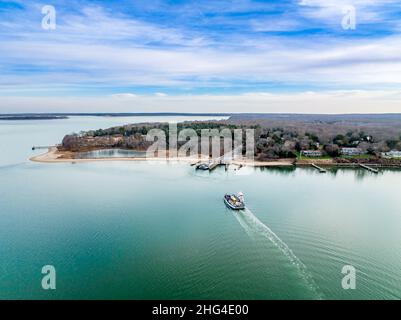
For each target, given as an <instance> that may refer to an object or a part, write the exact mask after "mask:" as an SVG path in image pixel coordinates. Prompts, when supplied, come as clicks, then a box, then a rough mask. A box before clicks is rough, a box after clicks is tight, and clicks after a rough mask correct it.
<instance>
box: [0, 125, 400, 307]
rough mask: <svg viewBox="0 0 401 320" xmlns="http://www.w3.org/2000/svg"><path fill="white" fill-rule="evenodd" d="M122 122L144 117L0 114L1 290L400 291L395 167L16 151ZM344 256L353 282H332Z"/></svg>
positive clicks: (174, 294) (23, 293)
mask: <svg viewBox="0 0 401 320" xmlns="http://www.w3.org/2000/svg"><path fill="white" fill-rule="evenodd" d="M157 120H158V121H159V120H160V119H157ZM133 121H140V122H142V121H148V119H146V120H145V119H143V118H140V119H130V118H119V119H117V118H86V117H83V118H72V119H68V120H51V121H17V122H5V121H3V122H0V147H1V150H2V156H1V158H0V177H1V179H0V219H1V220H0V243H1V244H2V245H1V246H0V288H1V290H0V298H2V299H12V298H28V299H30V298H39V299H49V298H56V299H63V298H72V299H81V298H86V299H92V298H111V299H116V298H135V299H146V298H156V299H158V298H160V299H163V298H166V299H213V298H221V299H223V298H225V299H322V298H323V299H348V298H349V299H396V298H400V297H401V232H400V230H401V209H400V208H401V198H400V197H399V186H400V179H401V172H400V171H390V170H386V171H381V172H380V174H378V175H374V174H372V173H369V172H367V171H363V170H353V169H341V170H331V171H329V172H328V173H327V174H319V173H318V172H316V171H315V170H312V169H264V170H261V169H251V168H242V169H241V170H239V171H234V170H233V169H230V170H229V171H227V172H226V171H225V170H224V169H223V168H218V169H216V170H215V171H214V172H212V173H209V172H200V171H195V170H194V168H193V167H190V166H189V165H188V164H177V163H168V164H162V163H147V162H96V163H75V164H67V163H59V164H40V163H32V162H29V161H28V160H27V159H28V158H29V157H30V156H32V155H34V154H38V153H40V152H43V151H44V150H37V151H31V147H32V145H48V144H54V143H58V142H59V141H60V140H61V139H62V137H63V135H64V134H66V133H70V132H74V131H79V130H85V129H97V128H105V127H108V126H112V125H117V124H123V123H128V122H133ZM239 190H241V191H243V192H244V194H245V197H246V199H245V200H246V202H247V210H244V211H240V212H233V211H231V210H229V209H227V208H226V207H225V205H224V203H223V200H222V196H223V195H224V194H225V193H227V192H236V191H239ZM47 264H51V265H54V266H55V267H56V270H57V289H56V290H54V291H44V290H42V289H41V278H42V275H41V268H42V266H44V265H47ZM349 264H350V265H353V266H355V268H356V269H357V282H356V283H357V288H356V290H344V289H342V287H341V280H342V277H343V275H342V274H341V269H342V267H343V266H344V265H349Z"/></svg>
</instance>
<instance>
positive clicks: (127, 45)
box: [0, 0, 401, 113]
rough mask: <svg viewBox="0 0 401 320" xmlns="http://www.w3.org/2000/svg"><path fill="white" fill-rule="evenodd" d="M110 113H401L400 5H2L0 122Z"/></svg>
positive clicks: (386, 1)
mask: <svg viewBox="0 0 401 320" xmlns="http://www.w3.org/2000/svg"><path fill="white" fill-rule="evenodd" d="M45 5H52V6H54V8H55V9H56V29H55V30H46V28H45V29H44V28H43V27H42V19H43V18H44V17H45V14H43V13H42V8H43V6H45ZM353 9H355V17H356V21H355V28H353V27H352V21H351V20H352V19H351V20H349V17H351V18H352V12H353ZM350 13H351V14H350ZM46 22H48V20H46ZM344 26H346V28H344ZM350 26H351V28H350ZM101 111H107V112H155V111H157V112H159V111H163V112H169V111H170V112H298V113H303V112H305V113H349V112H358V113H380V112H401V0H397V1H395V0H380V1H379V0H284V1H279V0H273V1H256V0H231V1H229V0H208V1H205V0H196V1H195V0H194V1H192V0H187V1H179V0H175V1H173V0H170V1H167V0H121V1H117V0H115V1H114V0H113V1H111V0H109V1H101V0H94V1H84V0H44V1H43V2H42V1H30V0H24V1H22V0H14V1H11V0H10V1H6V0H0V113H12V112H101Z"/></svg>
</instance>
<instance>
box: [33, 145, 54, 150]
mask: <svg viewBox="0 0 401 320" xmlns="http://www.w3.org/2000/svg"><path fill="white" fill-rule="evenodd" d="M52 147H54V146H33V147H32V150H39V149H50V148H52Z"/></svg>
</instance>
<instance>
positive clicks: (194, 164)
mask: <svg viewBox="0 0 401 320" xmlns="http://www.w3.org/2000/svg"><path fill="white" fill-rule="evenodd" d="M201 162H202V161H200V160H196V161H194V162H192V163H191V167H193V166H196V165H198V164H200V163H201Z"/></svg>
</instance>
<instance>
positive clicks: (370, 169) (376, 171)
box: [359, 163, 379, 173]
mask: <svg viewBox="0 0 401 320" xmlns="http://www.w3.org/2000/svg"><path fill="white" fill-rule="evenodd" d="M359 166H360V167H361V168H363V169H366V170H368V171H370V172H373V173H379V170H377V169H373V168H371V167H368V166H366V165H364V164H362V163H360V164H359Z"/></svg>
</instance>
